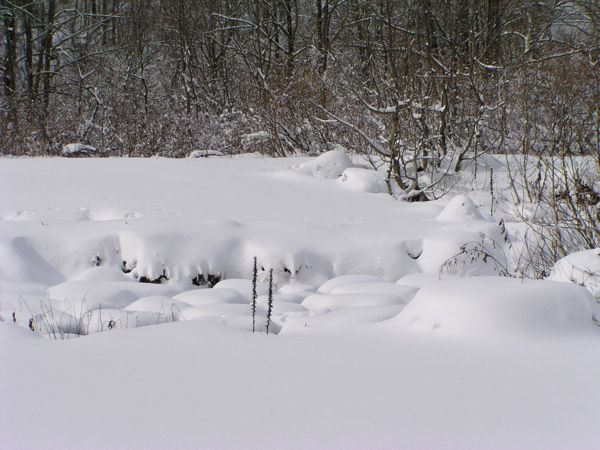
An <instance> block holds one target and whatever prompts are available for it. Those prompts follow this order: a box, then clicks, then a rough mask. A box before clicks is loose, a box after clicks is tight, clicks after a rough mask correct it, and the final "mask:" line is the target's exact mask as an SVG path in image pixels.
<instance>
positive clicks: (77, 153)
mask: <svg viewBox="0 0 600 450" xmlns="http://www.w3.org/2000/svg"><path fill="white" fill-rule="evenodd" d="M97 152H98V150H97V149H96V147H92V146H91V145H85V144H82V143H80V142H76V143H73V144H67V145H65V146H64V147H63V148H62V152H61V155H62V156H66V157H70V158H79V157H82V156H93V155H94V154H96V153H97Z"/></svg>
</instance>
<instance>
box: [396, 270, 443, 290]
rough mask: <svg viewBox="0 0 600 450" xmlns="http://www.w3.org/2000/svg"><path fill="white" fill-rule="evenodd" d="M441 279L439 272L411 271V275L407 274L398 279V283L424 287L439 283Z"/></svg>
mask: <svg viewBox="0 0 600 450" xmlns="http://www.w3.org/2000/svg"><path fill="white" fill-rule="evenodd" d="M438 281H440V275H439V273H422V272H417V273H411V274H409V275H405V276H403V277H402V278H400V279H399V280H398V281H396V283H397V284H403V285H406V286H414V287H417V288H422V287H425V286H429V285H430V284H432V283H437V282H438Z"/></svg>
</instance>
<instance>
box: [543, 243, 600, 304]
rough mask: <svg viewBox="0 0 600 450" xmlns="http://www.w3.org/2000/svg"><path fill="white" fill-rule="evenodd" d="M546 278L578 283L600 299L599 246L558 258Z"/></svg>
mask: <svg viewBox="0 0 600 450" xmlns="http://www.w3.org/2000/svg"><path fill="white" fill-rule="evenodd" d="M548 279H549V280H553V281H563V282H571V283H575V284H579V285H581V286H584V287H585V288H587V290H588V291H590V292H591V293H592V294H593V295H594V297H596V298H597V299H600V248H595V249H593V250H583V251H580V252H576V253H573V254H571V255H567V256H565V257H564V258H561V259H559V260H558V261H557V262H556V264H555V265H554V267H553V268H552V272H551V273H550V276H549V277H548Z"/></svg>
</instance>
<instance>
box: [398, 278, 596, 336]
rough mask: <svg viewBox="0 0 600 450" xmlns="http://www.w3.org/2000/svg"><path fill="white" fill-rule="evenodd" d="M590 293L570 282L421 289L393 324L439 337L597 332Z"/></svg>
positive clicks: (475, 282) (463, 282) (492, 281)
mask: <svg viewBox="0 0 600 450" xmlns="http://www.w3.org/2000/svg"><path fill="white" fill-rule="evenodd" d="M593 303H594V299H593V297H592V296H591V294H590V293H589V292H588V291H587V290H585V289H584V288H581V287H578V286H573V285H570V284H566V283H557V282H550V281H539V280H517V279H513V278H501V277H474V278H457V279H452V280H442V281H440V282H439V283H435V284H432V285H430V286H427V287H423V288H422V289H421V290H420V291H419V292H418V293H417V295H416V296H415V298H414V299H413V301H412V302H410V303H409V304H408V305H407V306H406V308H404V310H403V311H402V312H401V313H400V314H399V315H398V316H397V317H396V318H394V319H393V320H392V321H390V322H391V323H393V325H394V326H396V327H400V328H408V329H413V330H421V331H431V332H434V333H436V334H440V335H456V336H463V337H474V338H478V339H480V338H488V337H493V336H504V337H507V336H515V337H522V336H546V337H547V336H558V335H562V334H581V333H594V332H595V333H598V332H600V328H598V327H597V326H596V325H595V324H594V321H593Z"/></svg>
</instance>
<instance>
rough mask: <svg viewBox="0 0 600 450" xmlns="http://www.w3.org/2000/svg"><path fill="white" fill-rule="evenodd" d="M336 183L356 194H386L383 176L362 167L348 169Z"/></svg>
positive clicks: (386, 189)
mask: <svg viewBox="0 0 600 450" xmlns="http://www.w3.org/2000/svg"><path fill="white" fill-rule="evenodd" d="M338 182H339V183H340V184H341V185H342V186H344V187H346V188H348V189H350V190H352V191H356V192H369V193H374V194H377V193H381V192H388V187H387V184H386V182H385V176H384V175H383V174H382V173H381V172H378V171H376V170H371V169H364V168H362V167H349V168H348V169H346V170H344V172H343V173H342V175H341V176H340V177H339V178H338Z"/></svg>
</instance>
